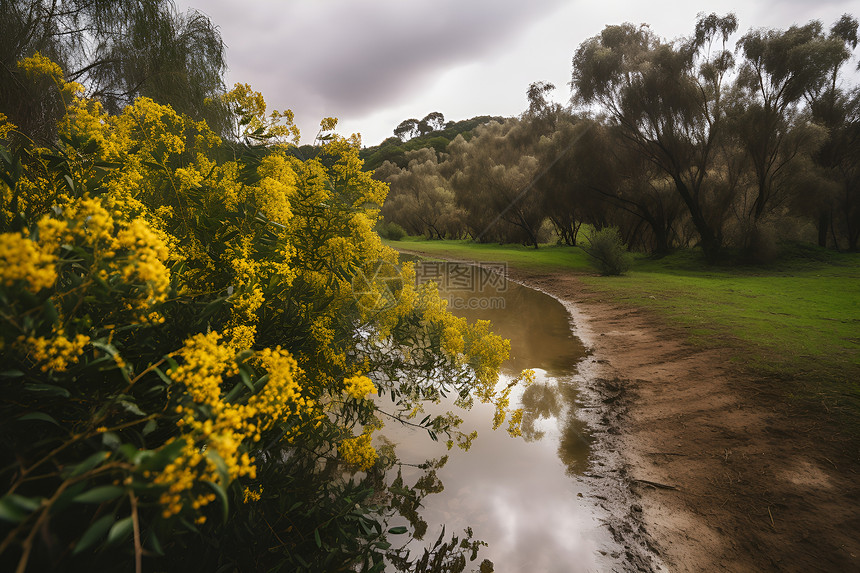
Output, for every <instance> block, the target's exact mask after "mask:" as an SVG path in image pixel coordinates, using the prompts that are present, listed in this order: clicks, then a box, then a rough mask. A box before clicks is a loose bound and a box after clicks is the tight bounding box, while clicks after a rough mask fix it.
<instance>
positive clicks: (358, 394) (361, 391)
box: [343, 374, 376, 400]
mask: <svg viewBox="0 0 860 573" xmlns="http://www.w3.org/2000/svg"><path fill="white" fill-rule="evenodd" d="M343 384H344V386H345V390H346V393H347V394H349V395H350V396H352V397H353V398H355V399H356V400H364V399H365V398H367V396H368V395H369V394H376V386H374V385H373V382H372V381H371V380H370V378H368V377H367V376H362V375H361V374H359V375H357V376H353V377H351V378H347V379H346V380H344V381H343Z"/></svg>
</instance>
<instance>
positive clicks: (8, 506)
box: [0, 493, 44, 523]
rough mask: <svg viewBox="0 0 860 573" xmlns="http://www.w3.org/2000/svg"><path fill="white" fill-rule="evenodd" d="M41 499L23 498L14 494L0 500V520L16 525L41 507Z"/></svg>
mask: <svg viewBox="0 0 860 573" xmlns="http://www.w3.org/2000/svg"><path fill="white" fill-rule="evenodd" d="M43 499H44V498H42V497H24V496H23V495H18V494H15V493H10V494H9V495H5V496H3V498H2V499H0V519H2V520H4V521H11V522H12V523H18V522H20V521H23V520H24V519H26V518H27V516H29V515H30V514H31V513H33V512H34V511H36V510H37V509H39V508H40V507H42V501H43Z"/></svg>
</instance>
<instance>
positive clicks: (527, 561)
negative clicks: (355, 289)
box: [381, 262, 619, 573]
mask: <svg viewBox="0 0 860 573" xmlns="http://www.w3.org/2000/svg"><path fill="white" fill-rule="evenodd" d="M496 270H502V269H496ZM416 271H417V275H418V280H419V282H421V281H423V280H431V279H432V280H434V281H436V282H437V284H439V285H440V293H441V294H442V296H443V297H444V298H446V299H447V300H448V301H449V310H451V311H452V312H453V313H454V314H456V315H458V316H463V317H466V318H467V319H468V320H470V321H473V320H476V319H487V320H490V321H492V324H493V329H492V330H493V332H495V333H497V334H499V335H501V336H503V337H505V338H508V339H510V341H511V357H510V359H509V360H508V361H507V362H506V363H505V364H504V365H503V372H502V376H503V378H505V379H507V380H510V378H511V377H514V376H516V375H517V374H518V373H519V372H520V371H521V370H523V369H525V368H530V369H533V370H534V371H535V373H536V375H537V376H536V381H535V382H534V383H533V384H532V385H530V386H529V387H528V388H526V389H525V390H524V391H523V390H519V391H518V392H517V393H515V394H514V395H512V396H511V407H512V408H517V407H523V408H524V409H525V416H524V422H523V436H522V437H520V438H512V437H511V436H509V435H508V433H507V432H506V431H505V429H504V428H505V427H506V426H507V425H506V424H505V425H503V426H502V427H501V428H499V429H498V430H496V431H493V430H492V426H491V424H492V418H493V409H492V407H491V406H488V405H484V404H476V405H475V406H474V407H473V408H472V410H470V411H468V412H462V411H458V412H457V413H458V415H460V416H461V417H463V418H464V419H465V423H464V426H463V428H464V429H465V430H466V431H467V432H468V431H470V430H471V429H477V430H478V438H477V439H476V440H475V442H474V444H473V445H472V448H471V449H470V450H469V451H468V452H462V451H460V450H458V449H456V448H454V449H452V450H451V451H450V452H449V451H447V450H446V448H445V446H444V443H442V442H432V441H431V440H430V439H429V438H428V437H427V434H426V432H424V431H421V430H417V429H413V428H407V427H403V426H399V425H396V424H395V423H393V422H389V424H388V426H386V428H384V429H383V430H382V432H381V434H382V435H384V436H385V438H386V439H388V440H391V441H392V442H394V443H395V444H396V447H397V452H398V457H399V458H400V459H402V460H403V461H407V462H413V463H421V462H422V461H424V460H425V459H429V458H439V457H441V456H443V455H445V454H448V455H449V457H450V459H449V461H448V463H447V465H446V466H445V467H443V468H442V469H441V470H439V472H438V476H439V478H440V479H441V481H442V483H443V484H444V491H442V492H441V493H438V494H433V495H430V496H428V497H427V498H425V501H424V506H425V507H424V509H423V510H422V516H423V518H424V519H425V520H426V521H427V523H428V524H429V529H428V532H427V534H426V536H425V538H424V542H425V543H429V544H432V543H433V542H434V541H435V540H436V539H437V537H438V536H439V533H440V531H441V526H442V524H444V525H445V528H446V533H447V535H449V536H450V534H452V533H456V534H461V533H462V532H463V530H464V529H465V528H466V527H467V526H471V527H472V529H473V532H474V536H475V538H476V539H481V540H483V541H485V542H486V543H487V544H488V547H485V548H483V549H482V550H481V553H480V556H479V558H478V561H476V562H474V563H472V564H470V565H467V570H471V569H477V564H478V563H479V562H480V560H481V559H490V560H491V561H492V562H493V563H494V564H495V570H496V571H505V572H518V571H529V572H548V573H549V572H552V573H555V572H559V573H560V572H565V573H571V572H573V573H577V572H586V571H607V570H610V569H613V568H615V567H617V566H618V565H619V561H618V555H619V551H618V547H617V546H616V545H615V543H614V541H613V540H612V538H611V536H610V534H609V532H608V530H607V528H606V526H605V525H604V524H603V522H604V520H605V519H608V515H606V514H605V511H603V510H602V509H601V508H600V507H599V506H598V505H596V503H595V499H594V494H595V492H594V491H593V485H591V484H590V483H589V481H588V480H587V479H584V478H583V477H582V474H583V473H584V472H586V471H587V470H588V469H589V465H590V459H591V448H592V439H591V437H590V435H589V427H588V425H587V423H586V422H585V421H584V417H583V416H581V413H580V411H579V410H578V406H579V404H580V390H579V383H581V380H582V378H581V377H580V376H579V374H578V371H577V365H578V364H579V363H580V362H581V361H582V360H583V359H584V358H585V356H586V350H585V348H584V347H583V345H582V343H581V342H580V340H579V339H578V338H576V337H575V336H574V335H573V333H572V324H571V319H570V316H569V314H568V312H567V310H566V309H565V307H564V306H563V305H562V304H561V303H559V302H558V301H557V300H556V299H554V298H552V297H550V296H549V295H546V294H544V293H542V292H539V291H536V290H534V289H531V288H527V287H525V286H522V285H520V284H517V283H515V282H513V281H510V280H506V279H504V278H503V277H502V276H501V275H499V274H498V273H495V274H494V273H489V272H488V271H486V270H483V269H480V268H478V267H475V266H471V265H461V264H456V263H434V262H424V263H421V262H417V263H416ZM416 471H417V470H416ZM411 475H412V476H415V475H417V473H416V474H411ZM404 477H409V472H407V471H404ZM413 480H414V477H413ZM407 481H409V480H408V479H407ZM412 544H413V545H410V547H414V548H415V551H419V550H420V548H421V545H420V544H421V542H418V541H413V542H412Z"/></svg>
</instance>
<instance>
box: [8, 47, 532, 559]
mask: <svg viewBox="0 0 860 573" xmlns="http://www.w3.org/2000/svg"><path fill="white" fill-rule="evenodd" d="M21 69H22V70H23V72H22V73H26V74H30V75H32V76H33V77H39V78H42V80H45V81H50V82H52V83H53V84H54V85H56V86H57V88H58V89H59V90H60V92H61V93H62V94H64V97H66V96H67V97H68V99H66V100H64V101H65V105H66V115H65V117H64V118H63V120H62V121H61V122H60V124H59V125H58V134H60V135H61V136H62V137H61V138H60V143H59V144H58V146H57V149H54V150H48V149H41V148H36V147H31V148H29V149H27V153H26V157H25V159H26V162H24V163H23V169H22V170H21V173H11V174H7V175H8V179H4V181H11V182H12V183H11V184H7V183H4V182H0V211H2V217H0V220H2V224H3V225H4V226H3V227H2V228H0V263H2V265H0V306H2V309H0V310H2V313H0V321H2V324H0V326H2V328H0V331H2V332H0V354H2V359H3V362H4V369H5V370H6V372H7V373H11V374H10V375H9V376H11V378H10V377H8V376H7V377H3V378H0V384H3V385H4V386H3V389H4V391H5V392H7V394H8V396H9V400H8V401H7V403H5V404H4V405H2V406H0V420H5V422H3V421H0V424H6V425H5V426H3V428H2V429H3V431H4V432H6V434H4V435H8V436H9V443H10V444H11V445H10V448H11V449H10V451H14V452H15V453H16V457H15V458H14V459H9V460H6V462H7V466H9V467H13V466H14V468H15V469H14V472H13V473H14V475H15V476H18V477H15V478H12V479H13V481H14V483H12V484H11V488H10V491H9V492H7V493H6V494H4V495H10V496H14V495H19V494H18V493H16V491H18V490H19V488H20V491H23V492H25V493H24V494H21V495H27V496H30V497H28V498H27V499H28V500H30V499H33V500H36V501H33V502H21V501H20V500H19V499H18V498H14V497H13V498H9V499H13V500H17V501H15V503H17V504H18V505H21V503H23V504H24V507H25V509H26V511H25V510H22V511H23V512H24V513H22V515H23V517H22V518H21V520H20V521H19V522H18V523H17V525H16V526H15V527H16V529H15V530H14V531H13V533H12V534H10V535H11V537H10V538H9V541H8V543H9V544H12V545H15V546H20V547H24V546H25V545H26V544H27V543H28V541H27V539H28V537H27V536H28V535H29V533H28V532H29V531H32V529H27V528H28V527H32V525H33V524H34V523H36V521H37V520H39V519H41V517H37V516H46V515H48V513H46V512H49V511H57V512H60V513H63V512H68V515H71V516H74V517H73V518H69V519H68V520H67V522H72V521H74V519H77V520H79V522H80V523H82V524H83V527H82V529H84V530H85V531H84V532H83V533H82V532H81V531H78V530H76V531H68V530H63V531H59V532H57V533H56V535H58V536H59V538H61V543H58V546H63V547H66V548H68V547H72V548H73V549H72V554H75V555H76V554H78V553H80V554H81V555H85V554H86V552H87V551H90V550H91V549H93V548H99V549H98V550H99V551H103V552H109V551H111V550H112V548H113V547H114V544H117V543H119V542H122V541H124V540H126V539H128V536H129V535H131V530H132V529H133V528H134V527H136V528H137V530H136V531H137V532H138V535H139V540H140V543H143V544H145V546H146V552H147V555H157V554H159V553H160V552H161V551H163V549H164V545H165V541H166V540H167V539H169V537H168V536H170V535H172V534H173V533H174V532H176V531H177V530H182V531H193V532H195V535H200V536H206V535H211V536H216V535H222V534H223V531H224V529H223V528H229V527H232V526H231V524H233V523H236V524H237V525H236V528H237V529H236V530H233V531H234V533H235V534H236V535H237V536H238V537H241V535H245V534H246V533H236V532H237V531H240V532H247V531H251V532H253V533H252V535H253V536H254V542H252V543H248V544H246V545H247V547H248V548H249V549H247V550H248V551H250V550H251V549H250V548H254V547H257V545H256V543H257V541H256V538H257V537H259V538H260V539H264V540H266V541H265V543H266V551H259V552H255V557H254V559H258V558H261V557H260V555H269V553H270V552H269V548H270V547H275V549H273V550H272V551H271V553H272V554H274V555H277V556H278V559H281V561H280V562H279V563H280V564H283V563H288V564H291V565H295V567H298V566H299V565H298V564H300V561H293V559H294V557H295V556H296V555H299V556H304V557H302V559H311V560H314V559H316V558H317V557H315V555H316V554H317V553H319V550H320V548H321V547H327V548H329V549H328V550H330V551H332V552H340V553H342V555H343V558H342V560H341V561H339V562H338V563H341V565H338V567H340V568H344V569H346V568H349V567H350V566H351V565H350V563H352V561H350V559H358V558H359V556H362V555H365V558H366V555H368V549H367V548H368V547H371V548H372V553H373V554H374V555H375V556H376V557H374V559H376V558H378V557H379V556H380V555H382V554H383V553H384V545H385V541H384V535H382V532H383V529H382V526H381V525H380V524H381V523H383V522H384V521H385V520H386V519H388V517H390V516H391V515H392V512H393V511H395V510H396V508H394V507H392V508H384V507H382V506H380V505H379V504H378V503H377V502H373V501H371V500H372V496H374V495H377V489H379V488H380V487H381V488H383V490H384V488H385V485H384V484H385V480H386V477H385V475H384V474H385V471H386V470H387V469H389V468H391V467H392V466H393V465H394V464H395V463H396V457H395V456H396V454H395V453H394V449H393V447H392V446H391V445H390V444H382V445H381V447H379V448H378V449H377V447H375V445H374V439H373V433H374V432H375V431H376V430H377V429H379V428H380V427H381V426H382V422H381V416H382V415H383V414H381V412H380V410H382V408H383V407H386V408H389V409H390V410H391V411H387V410H383V411H385V415H388V416H390V417H393V418H400V419H402V420H404V421H405V420H407V419H409V416H413V419H414V417H415V416H417V413H418V412H420V411H421V408H422V404H423V403H426V402H427V401H438V400H439V397H440V395H441V394H442V393H443V392H445V391H450V390H453V391H455V392H456V393H457V395H458V396H459V397H460V399H459V400H458V404H459V405H461V406H464V407H468V406H469V405H470V404H471V401H472V399H473V398H477V399H479V400H482V401H485V402H491V403H493V404H495V405H496V407H497V421H496V422H497V423H496V424H495V425H498V424H501V423H502V421H504V416H505V414H506V411H507V403H508V394H509V392H510V388H508V389H507V390H504V391H502V392H499V391H498V390H497V389H496V383H497V381H498V371H499V367H500V365H501V362H502V361H503V360H504V359H505V358H506V357H507V353H508V345H507V342H506V341H504V340H502V339H501V338H499V337H498V336H496V335H494V334H492V333H491V332H490V330H489V325H488V324H487V323H482V322H479V323H476V324H469V323H468V322H467V321H465V320H464V319H461V318H456V317H454V316H453V315H451V314H450V313H448V312H447V311H446V309H445V303H444V301H442V300H441V299H440V297H439V295H438V293H437V292H436V291H435V289H433V288H430V287H429V286H428V285H424V286H422V287H421V288H417V287H416V286H415V271H414V268H413V266H412V265H411V264H405V265H402V266H401V265H399V264H398V255H397V253H396V252H395V251H394V250H392V249H390V248H388V247H386V246H384V245H383V244H382V242H381V240H380V238H379V237H378V235H377V234H376V233H375V232H374V231H373V228H374V226H375V224H376V222H377V220H378V217H379V207H380V205H381V204H382V202H383V200H384V199H385V195H386V193H387V186H386V184H384V183H381V182H379V181H376V180H374V179H373V178H372V177H371V175H370V174H369V173H367V172H364V171H363V170H362V163H361V160H360V159H359V147H360V140H359V138H358V137H357V136H353V137H349V138H344V137H341V136H338V135H336V134H333V133H327V135H326V136H325V137H324V138H321V140H320V142H321V143H320V145H319V146H318V148H317V150H318V156H317V157H311V158H307V159H299V158H298V157H297V156H296V153H294V149H291V148H290V143H289V142H290V141H295V140H296V138H297V137H298V130H297V129H296V128H295V125H294V123H293V116H292V114H291V112H271V113H270V112H268V111H267V109H266V105H265V100H264V99H263V98H262V95H260V94H259V93H257V92H254V91H253V90H251V89H250V87H248V86H247V85H244V84H237V86H236V87H235V88H234V90H232V91H231V92H230V93H229V94H227V95H225V96H224V103H226V104H227V105H229V106H230V107H231V109H233V110H234V111H235V113H236V118H235V119H236V129H237V133H236V134H235V138H234V139H232V140H222V139H221V138H220V137H219V136H217V135H216V134H215V133H213V132H212V131H211V130H210V129H209V128H208V127H207V126H206V124H205V123H201V122H197V121H194V120H192V119H191V118H188V117H186V116H183V115H182V114H179V113H177V112H176V111H175V110H173V109H172V108H170V107H169V106H165V105H162V104H159V103H157V102H156V101H154V100H152V99H148V98H139V99H137V100H136V101H135V102H134V103H133V104H132V105H129V106H127V107H126V108H125V109H124V110H123V111H122V112H121V113H120V114H118V115H115V116H110V115H108V114H107V113H106V112H105V110H104V109H103V108H102V107H101V106H100V105H99V104H98V102H96V101H93V100H89V99H87V98H85V97H83V95H82V94H81V91H80V89H79V86H76V85H73V84H67V83H65V82H64V81H63V77H62V70H59V68H58V67H56V66H55V65H54V64H52V63H51V62H50V60H47V59H46V58H43V57H42V56H39V55H36V56H34V57H33V58H31V59H28V60H26V61H24V62H22V64H21ZM46 78H47V79H46ZM2 125H3V124H2V118H0V126H2ZM335 125H336V122H335V120H334V119H332V118H327V119H326V120H324V121H323V123H322V126H321V127H322V131H323V132H330V131H331V130H333V129H334V127H335ZM0 129H2V127H0ZM10 129H11V128H10ZM7 132H8V131H6V132H3V131H0V139H2V135H3V134H5V133H7ZM22 156H23V155H22ZM518 416H521V415H518V414H517V413H514V415H513V417H512V420H511V426H510V427H511V428H512V430H511V431H512V433H515V429H516V427H517V425H518V423H519V420H520V417H518ZM416 421H417V420H416ZM36 422H39V423H41V424H43V426H42V429H41V430H40V431H41V432H43V433H44V436H42V437H44V438H45V439H40V440H38V441H36V440H32V439H31V435H30V434H31V432H32V427H31V426H27V424H34V423H36ZM410 423H412V424H415V423H416V422H410ZM461 424H462V419H461V418H460V417H458V416H456V415H455V414H453V413H448V414H445V415H442V416H436V417H434V418H430V417H428V419H426V420H425V421H422V422H421V423H420V424H418V425H420V426H422V427H424V428H425V429H427V431H428V433H429V434H430V435H431V436H432V437H433V438H435V437H436V435H437V434H441V435H444V436H447V438H448V440H449V441H450V444H451V445H453V444H457V445H459V446H460V447H463V448H468V446H469V444H470V443H471V441H472V440H473V439H474V437H475V432H467V431H461V430H460V429H459V426H460V425H461ZM57 444H62V446H61V447H57ZM48 465H50V466H51V468H52V469H51V471H50V472H48V471H45V475H46V476H47V477H44V479H41V480H39V481H38V482H34V481H32V480H30V478H29V477H28V476H30V475H36V472H40V471H42V470H48ZM428 467H429V466H428ZM358 470H362V471H365V472H367V476H366V477H364V478H361V479H357V478H356V477H355V476H353V477H352V478H346V477H345V475H346V476H348V475H352V474H354V473H355V472H356V471H358ZM10 475H12V474H10ZM380 484H382V485H380ZM398 487H399V486H398ZM264 488H265V491H266V497H267V502H268V501H270V499H271V500H272V503H265V504H263V503H259V504H257V503H252V502H255V501H259V500H260V498H261V492H262V491H263V490H264ZM419 489H420V488H419ZM66 490H68V491H71V492H73V493H72V494H68V495H69V497H68V498H63V497H62V495H63V492H64V491H66ZM398 491H400V492H401V493H400V494H398V495H401V494H402V491H401V490H400V489H398ZM416 491H417V490H416ZM421 491H424V490H421ZM427 491H429V490H427ZM424 493H426V491H425V492H424ZM421 495H423V494H422V493H420V492H419V493H416V496H418V497H416V498H415V499H416V500H417V499H420V496H421ZM61 498H62V503H60V504H56V500H57V499H61ZM4 499H6V498H4ZM19 502H20V503H19ZM4 503H6V502H5V501H4ZM10 503H11V502H10ZM356 504H359V507H360V509H361V511H358V510H357V509H356V508H355V505H356ZM18 505H15V507H18ZM4 507H6V506H4ZM216 507H217V508H220V512H221V516H222V519H221V520H217V519H216V520H213V519H212V517H213V516H216V515H218V509H216ZM64 515H66V514H64ZM356 515H360V516H361V517H356ZM345 516H347V517H345ZM350 516H351V517H350ZM350 520H352V521H350ZM61 522H63V521H62V520H60V519H56V520H55V519H52V520H51V525H50V526H51V527H54V524H58V523H61ZM133 522H135V523H137V525H134V526H132V524H133ZM213 522H214V523H213ZM63 523H64V522H63ZM240 525H241V528H239V526H240ZM46 527H47V526H46ZM57 527H59V526H57ZM114 527H116V528H118V530H116V531H115V530H114V529H113V528H114ZM125 527H128V528H131V529H127V530H123V529H119V528H125ZM99 528H109V529H111V532H112V533H110V534H108V533H107V529H102V530H100V529H99ZM219 528H221V529H219ZM368 532H370V533H368ZM374 532H376V533H374ZM52 534H53V533H52ZM159 536H161V537H162V539H161V541H159V540H158V537H159ZM272 536H274V537H272ZM275 538H277V539H281V540H283V541H273V540H274V539H275ZM30 539H35V538H30ZM213 539H214V538H213ZM220 539H222V540H225V542H226V538H224V537H221V538H220ZM317 539H319V542H317V541H316V540H317ZM306 540H312V541H311V544H310V545H307V544H306ZM210 541H211V540H210ZM269 541H271V543H269ZM186 542H188V543H191V541H189V538H185V541H183V543H186ZM29 543H31V544H32V543H35V542H34V541H30V542H29ZM259 543H261V544H262V543H263V541H260V542H259ZM16 544H17V545H16ZM240 545H241V544H240ZM243 547H244V546H242V547H234V550H235V551H243V550H245V549H243ZM189 551H190V550H189ZM66 553H69V552H68V551H66ZM340 553H339V554H340ZM296 559H298V558H297V557H296ZM339 559H341V558H339ZM254 563H255V565H254V566H251V567H250V568H249V570H253V569H254V568H255V567H256V563H257V562H256V561H254ZM314 563H315V567H316V568H317V569H325V568H326V567H327V566H323V565H322V562H316V561H314ZM279 566H280V565H279ZM120 568H122V567H120ZM268 568H271V567H268Z"/></svg>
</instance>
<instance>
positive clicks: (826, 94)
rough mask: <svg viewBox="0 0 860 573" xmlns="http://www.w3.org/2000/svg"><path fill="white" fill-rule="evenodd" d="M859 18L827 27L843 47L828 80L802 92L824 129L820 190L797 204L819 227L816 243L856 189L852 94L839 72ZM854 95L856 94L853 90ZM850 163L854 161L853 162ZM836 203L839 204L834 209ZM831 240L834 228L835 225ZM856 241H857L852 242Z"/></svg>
mask: <svg viewBox="0 0 860 573" xmlns="http://www.w3.org/2000/svg"><path fill="white" fill-rule="evenodd" d="M857 29H858V22H857V20H856V18H854V17H852V16H850V15H848V14H845V15H843V16H842V17H841V18H840V19H839V20H838V21H836V22H835V23H834V24H833V26H832V27H831V28H830V33H829V35H828V38H827V39H828V40H829V41H830V42H832V44H833V45H832V46H831V47H830V50H833V51H834V54H833V55H834V56H835V55H836V53H835V52H836V51H835V48H836V45H837V43H839V42H841V44H842V47H843V50H842V57H833V58H832V59H830V64H831V68H830V69H829V70H828V76H829V77H828V81H826V82H822V83H821V84H818V85H809V86H807V90H806V93H805V96H804V97H805V99H806V102H807V104H808V106H809V109H810V112H811V115H812V120H813V121H814V122H816V123H818V124H819V125H822V126H824V127H825V128H826V129H827V137H826V138H825V140H824V142H823V143H822V145H821V147H820V148H819V149H818V151H817V152H816V153H815V155H814V159H815V163H816V165H818V166H819V167H820V168H821V169H823V171H824V174H825V177H824V178H825V180H826V181H824V182H822V183H821V184H820V185H819V192H818V193H816V194H814V195H812V194H808V193H807V194H805V196H804V197H802V198H801V201H800V204H801V205H802V207H801V208H802V209H803V212H804V213H807V214H809V213H811V214H812V215H813V217H814V220H815V223H816V226H817V227H818V244H819V245H820V246H822V247H825V246H827V241H828V231H830V230H831V229H832V227H833V223H835V222H836V221H835V217H836V213H837V212H841V213H842V214H845V215H846V216H849V213H851V212H852V210H853V209H852V203H853V202H856V200H850V199H849V198H850V197H852V196H853V195H854V194H855V193H856V191H855V192H852V191H851V188H852V185H856V181H853V180H852V173H853V172H855V171H856V169H857V168H856V162H857V153H856V150H854V151H852V149H851V147H852V139H853V137H852V134H851V133H852V130H854V129H855V128H854V127H853V126H852V121H853V120H852V116H853V110H852V108H853V106H854V105H856V104H853V103H852V94H850V93H846V91H845V90H844V89H843V88H842V87H841V86H840V85H839V75H840V72H841V70H842V68H843V66H844V64H845V63H846V62H847V61H848V60H849V59H850V56H851V51H852V50H854V49H855V48H856V47H857V43H858V36H857ZM855 95H856V94H855ZM852 163H853V164H855V165H853V166H852ZM837 205H838V206H839V207H841V208H840V209H837ZM845 224H846V226H847V228H851V227H852V225H851V224H849V221H848V219H846V220H845ZM833 234H834V242H836V243H837V245H836V246H838V241H836V240H835V229H834V233H833ZM848 235H849V244H850V243H851V240H850V235H851V231H850V230H849V231H848ZM855 244H856V243H855Z"/></svg>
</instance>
